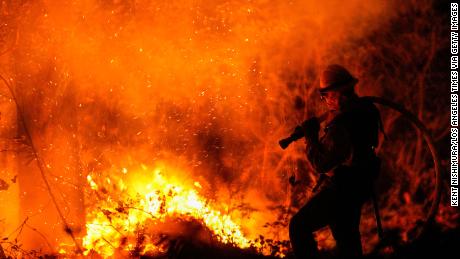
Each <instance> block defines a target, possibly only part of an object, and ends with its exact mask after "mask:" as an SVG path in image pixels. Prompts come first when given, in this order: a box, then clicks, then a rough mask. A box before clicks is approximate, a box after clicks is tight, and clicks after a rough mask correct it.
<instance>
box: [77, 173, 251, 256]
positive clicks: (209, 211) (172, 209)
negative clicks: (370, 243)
mask: <svg viewBox="0 0 460 259" xmlns="http://www.w3.org/2000/svg"><path fill="white" fill-rule="evenodd" d="M122 172H123V173H124V174H125V175H128V177H126V179H123V178H119V177H117V176H110V177H103V178H97V177H94V176H93V175H91V174H90V175H88V176H87V181H88V184H89V186H90V188H91V192H93V194H94V195H95V196H96V197H98V198H99V199H98V202H96V203H95V204H92V206H91V207H92V208H93V210H91V211H90V212H89V213H88V214H87V219H86V222H87V223H86V229H87V234H86V236H85V237H84V238H83V240H82V243H83V247H84V248H85V249H86V250H85V252H84V254H85V255H88V254H89V253H90V252H96V253H97V254H99V255H102V256H105V257H109V256H112V255H114V254H115V253H116V251H117V250H119V249H122V250H125V251H133V250H135V249H139V244H138V241H137V240H136V237H137V235H138V232H139V231H140V230H141V229H142V228H144V227H146V225H150V224H156V223H159V222H164V221H165V220H166V219H167V218H171V217H180V218H182V219H185V220H197V221H199V222H201V223H202V224H203V225H204V226H206V227H207V228H208V229H209V230H210V231H212V233H213V234H214V235H215V237H216V238H217V240H218V241H220V242H222V243H224V244H233V245H235V246H238V247H240V248H249V247H251V246H252V247H254V246H256V245H255V242H254V241H251V240H249V239H248V238H246V237H245V236H244V234H243V231H242V229H241V227H240V226H239V225H238V224H237V223H236V222H235V221H234V220H233V219H232V218H231V217H230V216H229V215H228V214H225V213H222V212H221V211H220V210H218V209H216V206H215V205H213V204H211V201H210V200H208V199H206V198H203V197H202V196H201V195H200V193H199V192H198V190H197V189H195V188H194V187H191V186H195V187H198V188H199V189H201V185H200V183H199V182H196V181H195V182H193V184H192V185H191V186H187V184H186V183H183V182H180V181H179V180H178V179H174V178H172V177H168V176H167V175H166V173H168V172H166V171H164V170H162V169H161V168H158V167H157V168H155V169H153V170H150V169H149V168H148V167H147V166H145V165H142V167H141V169H140V170H138V171H134V172H129V173H128V171H127V169H126V168H124V169H122ZM145 241H146V242H144V244H142V247H140V254H158V253H164V252H165V251H166V248H165V247H163V246H156V245H153V244H152V243H151V240H148V239H147V240H145Z"/></svg>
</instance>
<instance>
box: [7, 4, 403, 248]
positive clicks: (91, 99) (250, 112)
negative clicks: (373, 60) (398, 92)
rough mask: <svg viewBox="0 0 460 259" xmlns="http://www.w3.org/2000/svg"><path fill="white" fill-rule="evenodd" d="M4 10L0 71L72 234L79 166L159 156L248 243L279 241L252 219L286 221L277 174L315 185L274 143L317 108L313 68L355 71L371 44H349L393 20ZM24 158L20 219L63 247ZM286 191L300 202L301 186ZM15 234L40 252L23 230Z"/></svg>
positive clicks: (387, 13)
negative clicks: (231, 220)
mask: <svg viewBox="0 0 460 259" xmlns="http://www.w3.org/2000/svg"><path fill="white" fill-rule="evenodd" d="M2 8H3V13H2V18H3V19H4V21H5V23H8V24H9V25H8V26H7V28H9V30H10V31H11V32H9V33H8V34H7V35H8V37H6V36H5V37H3V39H4V40H5V41H8V42H7V43H8V44H9V45H11V46H13V47H12V49H11V50H9V51H8V52H7V53H6V54H4V55H3V56H2V57H1V62H2V67H3V71H2V73H3V75H4V76H5V77H6V78H11V80H10V82H11V84H12V85H13V87H14V89H15V92H16V95H17V96H18V99H19V100H18V101H19V104H20V106H21V108H22V112H23V116H24V117H25V119H26V121H27V122H28V127H29V128H30V130H31V132H32V133H33V134H32V135H33V138H34V140H35V141H36V143H37V146H38V147H39V149H40V154H41V155H42V156H43V158H44V160H45V161H46V162H47V167H48V169H47V170H48V175H47V177H48V178H49V180H50V181H51V182H52V187H53V188H52V190H53V192H55V193H59V194H61V195H58V199H59V204H60V205H61V206H62V207H63V208H64V211H65V215H66V217H68V219H69V220H70V221H71V224H72V226H74V228H75V229H74V231H75V232H76V233H79V235H83V234H84V230H83V228H84V227H83V225H84V220H83V219H82V216H81V215H84V213H85V206H84V204H85V201H84V200H83V195H82V193H83V192H84V189H85V188H86V187H85V184H84V179H85V178H86V175H87V174H88V173H89V172H103V171H109V170H110V171H111V172H112V171H117V170H118V172H121V168H136V167H138V166H139V165H140V164H147V165H153V164H155V163H156V162H158V161H162V162H164V161H166V162H167V163H171V164H174V165H175V166H179V167H181V168H184V170H183V171H187V172H189V175H187V176H186V178H189V179H196V180H197V181H200V183H202V185H203V189H204V190H205V192H206V194H207V196H208V197H209V198H210V199H213V200H215V201H217V202H221V203H225V204H228V206H229V211H230V213H231V215H232V216H234V217H236V218H239V219H240V220H241V222H240V223H241V224H242V225H243V230H244V231H245V232H246V233H247V235H248V236H249V237H251V238H255V237H258V236H259V235H264V236H268V237H271V238H274V239H276V240H282V239H286V238H287V232H286V228H282V231H281V232H280V231H279V229H276V228H275V227H268V228H267V227H263V225H264V224H266V223H270V222H275V221H281V222H283V224H286V222H287V221H286V219H287V218H288V216H289V215H288V214H289V211H287V208H288V207H290V205H289V204H291V198H289V196H290V195H291V189H290V188H289V187H288V185H287V184H288V182H287V178H288V177H289V176H290V175H291V174H293V173H297V174H298V178H300V179H303V180H304V186H305V185H313V182H314V178H312V176H311V171H310V170H309V169H308V167H307V166H306V164H305V159H304V153H303V149H304V146H303V144H295V145H293V146H292V147H290V148H289V149H288V150H286V151H282V150H280V148H279V147H278V146H277V141H278V139H280V138H281V137H283V136H285V135H287V134H289V131H290V129H291V128H292V127H294V126H295V125H297V124H298V123H299V122H300V121H302V120H304V119H305V118H306V117H307V116H311V115H313V114H316V113H319V112H320V111H321V110H322V109H323V107H322V106H321V104H320V103H319V102H318V101H317V100H318V98H317V97H318V96H317V94H316V91H315V89H316V85H317V84H318V71H319V70H320V69H321V68H322V67H324V66H325V65H327V64H329V63H342V64H344V65H346V66H348V67H349V69H350V70H351V71H352V72H353V73H354V74H355V75H356V76H357V77H358V78H360V76H363V75H366V72H368V70H366V68H365V66H364V64H360V61H363V60H365V58H364V57H363V56H365V54H366V53H369V52H371V51H372V47H369V48H366V49H360V48H359V47H356V45H353V44H356V42H360V41H364V40H365V39H368V38H369V37H370V36H371V35H375V34H376V33H378V31H379V30H382V28H384V27H385V26H387V25H388V24H389V23H390V22H391V21H392V20H393V19H395V18H396V17H397V15H398V13H397V12H396V11H395V8H396V7H395V6H394V3H393V2H391V1H383V0H382V1H372V2H370V1H357V0H356V1H346V2H344V1H338V0H337V1H322V2H318V1H268V0H260V1H242V0H235V1H210V0H208V1H192V0H183V1H182V0H181V1H146V0H139V1H135V0H130V1H128V0H127V1H121V0H112V1H109V0H97V1H95V0H85V1H3V2H2ZM7 31H8V30H7ZM9 35H15V36H9ZM8 44H5V46H6V45H8ZM375 44H378V43H375ZM9 45H8V46H9ZM355 55H356V58H355ZM364 82H366V81H365V80H364ZM358 90H361V88H359V89H358ZM2 92H3V90H2ZM364 92H366V93H375V92H377V93H379V92H380V90H377V89H376V88H371V89H370V90H368V89H366V90H364ZM11 109H12V108H11ZM10 123H11V125H9V126H8V127H16V126H17V125H16V122H15V121H14V119H12V120H10ZM19 134H21V133H19ZM24 156H27V155H20V156H19V157H20V159H19V161H20V162H19V163H20V164H21V165H20V166H19V169H18V174H19V184H20V187H19V193H20V194H21V218H24V217H26V216H29V217H31V220H30V221H31V222H32V223H31V225H34V226H37V228H38V229H40V231H41V232H43V233H44V234H45V236H50V237H53V238H52V240H50V242H52V243H53V244H54V243H61V242H63V240H64V242H67V243H69V242H70V241H69V240H68V237H67V235H66V234H65V233H64V231H63V230H62V229H63V228H62V226H61V225H60V224H61V223H60V222H61V221H60V219H59V218H58V217H57V215H56V213H55V209H54V207H53V206H52V205H50V203H49V196H48V194H47V191H46V190H45V188H44V186H43V182H42V180H40V175H39V174H38V171H37V169H36V168H35V164H34V163H29V164H24V161H27V159H26V158H25V157H24ZM182 177H184V176H182ZM296 193H297V196H299V197H301V200H305V197H306V195H305V191H303V192H301V193H300V194H299V191H298V190H297V191H296ZM296 202H297V203H299V201H295V202H294V204H293V205H292V206H294V207H295V205H296V204H295V203H296ZM300 203H301V202H300ZM297 205H299V204H297ZM32 215H34V216H33V218H32ZM284 226H285V225H284ZM24 239H25V240H26V241H28V242H29V243H28V245H29V246H28V247H30V248H34V249H38V248H41V249H44V250H45V251H46V249H48V248H47V247H46V246H45V245H43V243H44V242H43V240H40V238H38V237H37V234H36V233H34V232H33V231H31V233H28V238H24Z"/></svg>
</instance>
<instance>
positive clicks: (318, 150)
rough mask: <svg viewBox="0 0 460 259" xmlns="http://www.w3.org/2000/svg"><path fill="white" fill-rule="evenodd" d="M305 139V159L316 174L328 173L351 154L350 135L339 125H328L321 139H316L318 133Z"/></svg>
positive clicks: (313, 133) (311, 134) (306, 136)
mask: <svg viewBox="0 0 460 259" xmlns="http://www.w3.org/2000/svg"><path fill="white" fill-rule="evenodd" d="M306 133H307V132H306ZM305 139H306V144H307V158H308V160H309V161H310V164H311V165H312V167H313V168H314V169H315V170H316V171H317V172H318V173H327V172H329V171H330V170H331V169H333V168H334V167H336V166H338V165H339V164H341V163H343V162H344V161H346V159H348V158H349V157H350V155H351V152H352V147H351V140H350V134H349V132H348V130H347V129H346V128H345V127H344V125H341V124H332V125H330V126H329V127H328V128H327V130H326V133H325V135H324V136H323V137H322V138H321V139H318V131H316V133H315V132H312V133H310V134H309V135H307V134H306V135H305Z"/></svg>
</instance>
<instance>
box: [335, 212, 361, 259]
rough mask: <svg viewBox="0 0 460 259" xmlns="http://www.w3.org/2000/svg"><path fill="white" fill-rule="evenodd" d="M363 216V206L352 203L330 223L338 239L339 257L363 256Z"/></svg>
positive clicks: (351, 258) (336, 239)
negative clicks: (360, 223) (361, 223)
mask: <svg viewBox="0 0 460 259" xmlns="http://www.w3.org/2000/svg"><path fill="white" fill-rule="evenodd" d="M360 217H361V206H358V205H355V206H353V205H350V207H348V208H343V209H342V212H341V213H340V215H338V217H337V219H336V220H335V221H334V223H333V224H331V225H330V228H331V232H332V235H333V236H334V239H335V241H336V246H337V251H338V253H339V258H347V259H348V258H350V259H353V258H361V257H362V255H363V250H362V246H361V235H360V232H359V222H360Z"/></svg>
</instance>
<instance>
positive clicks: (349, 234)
mask: <svg viewBox="0 0 460 259" xmlns="http://www.w3.org/2000/svg"><path fill="white" fill-rule="evenodd" d="M357 82H358V80H357V79H356V78H355V77H353V76H352V75H351V74H350V72H348V71H347V69H345V68H344V67H342V66H340V65H330V66H328V67H327V68H326V69H325V70H324V71H323V73H322V74H321V77H320V89H319V92H320V95H321V99H322V100H323V101H324V102H325V104H326V106H327V108H328V110H329V115H330V119H329V120H328V121H327V123H326V125H325V127H324V129H323V131H322V134H321V136H320V123H319V120H318V119H317V118H315V117H313V118H311V119H309V120H306V121H305V122H304V123H303V124H302V125H301V127H302V129H303V130H304V135H305V142H306V147H307V148H306V154H307V159H308V161H309V163H310V164H311V166H312V167H313V169H314V170H315V171H316V172H318V173H319V174H322V175H323V177H324V176H327V177H326V178H327V179H328V180H327V181H326V182H324V183H323V185H322V186H321V187H320V188H319V189H318V191H317V192H316V193H315V194H314V195H313V197H312V198H311V199H310V200H309V201H308V202H307V204H305V205H304V206H303V207H302V208H301V209H300V210H299V211H298V212H297V213H296V214H295V215H294V216H293V217H292V218H291V221H290V223H289V237H290V241H291V245H292V248H293V251H294V254H295V256H296V258H298V259H304V258H317V257H318V248H317V244H316V241H315V239H314V236H313V232H315V231H317V230H319V229H320V228H323V227H325V226H329V228H330V230H331V232H332V235H333V237H334V239H335V241H336V247H337V251H338V254H339V257H340V258H359V257H361V256H362V247H361V238H360V232H359V222H360V216H361V208H362V205H363V203H364V202H365V201H366V200H367V199H368V198H369V197H370V195H371V191H372V186H373V184H372V183H373V180H374V179H375V177H376V176H377V173H378V170H379V167H380V160H379V159H378V157H377V156H376V154H375V151H374V150H375V148H376V147H377V145H378V137H379V136H378V135H379V129H381V120H380V113H379V111H378V109H377V108H376V107H375V105H374V104H373V103H371V102H366V101H364V100H361V99H360V98H359V97H358V96H357V95H356V93H355V85H356V84H357Z"/></svg>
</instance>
